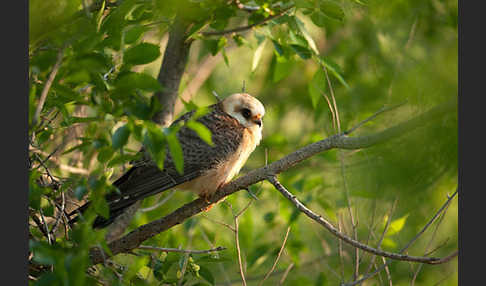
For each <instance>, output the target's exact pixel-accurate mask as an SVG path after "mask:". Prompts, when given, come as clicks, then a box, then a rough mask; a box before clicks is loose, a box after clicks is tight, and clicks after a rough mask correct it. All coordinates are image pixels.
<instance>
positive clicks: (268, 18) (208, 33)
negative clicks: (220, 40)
mask: <svg viewBox="0 0 486 286" xmlns="http://www.w3.org/2000/svg"><path fill="white" fill-rule="evenodd" d="M293 7H294V6H291V7H289V8H287V9H284V10H282V11H280V12H279V13H277V14H275V15H271V16H268V17H267V18H265V19H263V20H261V21H260V22H258V23H253V24H251V25H247V26H243V27H238V28H233V29H228V30H222V31H211V32H201V35H203V36H223V35H227V34H232V33H237V32H243V31H246V30H250V29H251V28H253V27H256V26H260V25H262V24H265V23H267V22H268V21H270V20H273V19H276V18H279V17H282V16H283V15H284V14H285V13H286V12H287V11H288V10H290V9H292V8H293Z"/></svg>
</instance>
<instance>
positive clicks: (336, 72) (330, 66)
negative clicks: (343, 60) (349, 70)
mask: <svg viewBox="0 0 486 286" xmlns="http://www.w3.org/2000/svg"><path fill="white" fill-rule="evenodd" d="M319 62H320V63H321V64H322V65H324V66H325V67H326V68H327V70H328V71H330V72H331V74H332V75H333V76H335V77H336V78H337V80H338V81H339V82H340V83H341V84H342V85H344V87H345V88H346V89H347V90H349V89H350V88H349V85H348V83H347V82H346V81H345V80H344V78H343V77H342V76H341V73H342V71H341V68H340V67H339V66H338V65H337V64H336V63H334V62H333V61H332V60H330V59H326V60H324V58H323V57H321V58H320V59H319Z"/></svg>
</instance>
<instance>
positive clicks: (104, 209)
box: [94, 197, 110, 219]
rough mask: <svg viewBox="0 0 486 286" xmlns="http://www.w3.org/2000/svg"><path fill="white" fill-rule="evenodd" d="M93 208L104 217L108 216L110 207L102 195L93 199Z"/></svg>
mask: <svg viewBox="0 0 486 286" xmlns="http://www.w3.org/2000/svg"><path fill="white" fill-rule="evenodd" d="M94 209H95V211H96V213H97V214H99V215H101V216H102V217H104V218H106V219H107V218H109V217H110V208H109V206H108V203H107V202H106V200H105V199H104V198H103V197H102V198H99V199H97V200H95V201H94Z"/></svg>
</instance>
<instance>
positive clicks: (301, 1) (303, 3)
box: [294, 0, 315, 9]
mask: <svg viewBox="0 0 486 286" xmlns="http://www.w3.org/2000/svg"><path fill="white" fill-rule="evenodd" d="M314 2H315V1H309V0H294V3H295V7H296V8H307V9H314Z"/></svg>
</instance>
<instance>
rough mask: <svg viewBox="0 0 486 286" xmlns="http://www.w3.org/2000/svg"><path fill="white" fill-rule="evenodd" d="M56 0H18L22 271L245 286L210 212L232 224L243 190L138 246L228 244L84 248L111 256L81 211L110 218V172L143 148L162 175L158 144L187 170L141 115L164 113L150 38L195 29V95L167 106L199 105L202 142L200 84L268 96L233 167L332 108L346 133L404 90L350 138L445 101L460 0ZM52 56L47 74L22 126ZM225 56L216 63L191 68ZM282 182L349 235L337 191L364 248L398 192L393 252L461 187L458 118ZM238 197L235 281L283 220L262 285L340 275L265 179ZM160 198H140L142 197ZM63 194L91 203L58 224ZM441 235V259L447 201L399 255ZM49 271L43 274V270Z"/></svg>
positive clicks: (319, 120)
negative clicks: (250, 142)
mask: <svg viewBox="0 0 486 286" xmlns="http://www.w3.org/2000/svg"><path fill="white" fill-rule="evenodd" d="M57 2H59V3H57V4H56V5H54V6H53V5H52V3H50V2H49V1H31V3H30V4H31V5H30V7H29V24H30V29H29V30H30V34H29V39H30V45H29V84H30V93H29V95H28V96H29V126H30V128H29V139H30V145H31V149H30V156H29V157H30V158H29V159H30V163H31V168H30V174H29V210H30V213H31V216H32V219H31V221H30V222H29V230H30V234H31V239H30V243H29V247H30V251H31V252H32V264H31V267H32V269H31V271H30V272H31V273H33V274H34V275H35V277H36V278H37V280H35V281H30V282H29V285H98V284H99V283H101V282H100V281H103V282H106V283H108V284H110V285H127V284H133V285H153V284H157V285H158V284H164V283H165V284H169V285H177V284H178V283H179V282H180V285H216V284H220V283H224V282H226V281H233V282H234V281H236V282H235V283H236V284H239V283H240V282H241V278H240V276H239V273H238V272H239V266H238V262H237V256H236V251H237V250H236V247H235V243H234V233H233V232H232V231H231V230H229V229H228V228H227V227H225V226H223V225H222V224H220V223H216V222H215V221H217V222H223V223H224V224H228V225H232V223H233V215H234V214H235V213H237V212H238V211H240V210H242V209H243V208H244V207H245V205H246V204H247V203H248V202H249V201H250V200H252V197H251V196H250V195H248V194H247V193H245V192H239V193H236V194H234V195H232V196H230V197H228V198H227V199H226V201H225V202H224V203H220V204H218V205H217V206H215V207H214V208H213V209H212V210H211V211H210V212H208V213H205V214H203V215H199V216H197V217H195V218H193V219H190V220H188V221H186V222H184V223H183V225H182V226H178V227H174V228H172V229H170V230H169V231H166V232H163V233H161V234H159V235H157V236H155V237H153V238H151V239H149V240H148V241H146V242H144V244H147V245H156V246H160V247H173V248H177V247H182V248H187V249H208V248H211V247H213V245H223V246H225V247H227V248H228V249H227V250H225V251H221V252H216V253H211V254H190V255H186V254H183V253H165V252H160V253H157V252H148V251H145V250H142V249H138V250H135V252H136V253H137V254H140V256H134V255H131V254H123V255H117V256H115V257H113V258H112V260H113V264H105V265H97V266H96V267H95V268H89V266H90V260H89V249H91V248H92V247H100V248H103V249H105V250H107V244H106V241H105V239H104V236H105V231H93V230H92V229H91V223H92V221H93V220H94V218H95V216H96V215H101V216H105V217H106V216H108V205H107V203H106V201H105V200H104V195H105V194H107V193H109V192H112V191H116V190H115V189H114V187H113V186H111V182H113V180H115V179H117V178H118V177H120V175H121V174H123V172H124V171H126V170H127V168H128V167H129V165H130V164H129V162H131V161H133V160H135V159H137V158H139V156H140V154H139V153H138V150H139V149H140V146H141V145H142V144H143V145H144V146H145V148H146V149H147V151H148V154H150V156H151V157H152V158H153V159H154V160H155V161H156V163H157V165H158V167H159V168H161V169H162V168H163V166H164V162H163V161H164V158H165V155H166V154H165V152H166V150H168V152H170V154H171V155H172V157H173V158H174V160H175V163H176V167H177V170H178V171H179V172H182V171H183V167H184V165H183V159H184V158H183V157H182V151H181V147H180V144H179V142H178V141H177V136H176V132H177V128H180V126H175V127H171V128H161V127H160V126H158V125H156V124H155V123H154V122H152V121H151V118H152V117H153V116H154V114H156V113H157V112H158V111H160V110H161V108H162V106H161V105H160V103H159V102H158V101H157V100H156V99H155V97H152V95H153V93H155V92H158V91H161V90H163V89H164V86H161V84H160V83H159V81H158V80H157V76H158V72H159V69H160V64H161V58H162V53H161V51H164V48H165V47H164V46H161V42H164V41H161V39H163V38H164V37H165V36H166V35H168V30H169V28H170V27H171V25H172V24H173V23H174V21H176V19H179V18H181V19H182V20H183V21H185V22H187V23H190V25H189V29H188V31H187V37H188V39H189V40H191V41H193V43H192V49H191V56H190V58H189V62H188V65H187V68H186V74H185V76H184V78H183V81H182V84H181V87H180V90H181V92H180V93H181V94H182V92H184V91H186V88H187V87H189V85H190V83H191V81H193V80H196V76H195V75H196V73H197V72H198V71H200V70H206V69H210V70H209V72H208V74H209V76H208V77H207V79H206V80H205V81H204V82H203V83H202V84H201V85H200V88H199V90H198V91H197V96H196V94H191V95H193V98H192V99H191V101H189V102H185V101H182V102H183V103H184V104H183V108H181V109H180V110H176V111H178V112H179V113H181V112H184V111H187V110H191V109H196V114H195V116H194V117H193V118H192V119H191V120H190V121H189V123H188V127H189V128H191V129H192V130H194V131H195V132H196V133H197V134H198V135H199V136H200V137H201V138H202V139H203V140H204V141H205V142H207V143H208V144H212V139H211V134H210V131H209V130H208V129H207V128H206V127H205V126H204V125H202V124H201V123H199V122H198V121H197V117H198V116H201V115H202V114H204V112H206V111H207V110H206V109H205V108H203V106H206V105H209V104H213V103H214V102H215V99H214V96H213V91H217V93H218V94H221V95H228V94H231V93H234V92H239V91H240V90H241V89H242V84H243V82H245V84H244V85H245V89H246V91H247V92H249V93H250V94H252V95H254V96H257V97H258V99H259V100H260V101H262V102H263V103H264V104H265V107H266V109H267V112H266V115H265V118H264V137H263V141H262V143H261V144H260V146H259V147H258V148H257V150H256V151H255V152H254V153H253V155H252V156H251V158H250V160H249V161H248V162H247V164H246V166H245V168H244V169H243V170H242V173H245V172H247V171H248V170H251V169H253V168H256V167H260V166H263V165H264V164H265V163H266V162H267V161H268V162H272V161H275V160H277V159H279V158H281V157H283V156H284V155H286V154H288V153H290V152H292V151H294V150H296V149H297V148H299V147H301V146H304V145H306V144H310V143H312V142H315V141H317V140H321V139H323V138H325V137H328V136H330V135H332V134H335V133H337V132H338V131H337V122H336V121H337V118H334V119H333V116H334V117H336V115H338V116H339V119H338V121H339V124H340V128H341V130H342V131H344V130H348V129H350V128H351V127H353V126H355V125H356V124H357V123H359V122H360V121H362V120H364V119H365V118H368V117H369V116H371V115H372V114H373V113H374V112H376V111H378V110H379V109H380V108H381V107H382V106H391V105H394V104H398V103H403V102H404V101H406V102H407V103H406V104H405V105H404V106H402V107H400V108H398V109H394V110H391V111H389V112H387V113H384V114H381V115H380V116H378V117H376V118H374V119H373V120H371V121H370V122H368V123H366V124H365V125H364V126H362V127H361V128H360V129H358V130H357V131H355V133H356V134H355V133H353V134H352V135H350V136H358V135H366V134H370V133H373V132H376V131H379V130H383V129H385V128H387V127H390V126H393V125H394V124H397V123H399V122H402V121H404V120H407V119H410V118H413V117H414V116H416V115H417V114H420V113H421V112H424V111H426V110H428V109H429V108H431V107H433V106H435V105H437V104H441V103H443V102H447V101H449V100H455V98H456V97H457V1H449V0H447V1H418V0H412V1H404V0H395V1H391V2H389V3H388V2H387V3H377V2H376V1H358V0H355V1H347V0H342V1H338V0H332V1H331V0H292V1H274V0H255V1H233V2H231V4H230V5H228V4H226V2H225V3H222V2H221V1H214V0H198V1H179V0H177V1H176V0H168V1H158V0H157V1H145V0H123V1H121V0H110V1H67V0H65V1H57ZM81 2H83V3H84V4H83V3H81ZM85 2H90V3H85ZM237 3H240V4H241V6H239V5H237ZM85 4H88V5H87V6H83V5H85ZM269 17H270V18H269ZM252 25H254V26H252ZM249 26H252V27H251V28H247V29H242V30H241V31H237V32H228V33H226V32H225V31H227V30H230V29H233V28H235V27H249ZM211 33H215V34H216V35H212V34H211ZM161 48H162V49H161ZM59 51H62V58H61V61H60V62H59V69H58V71H57V74H56V77H55V78H54V80H53V82H52V85H51V87H50V88H49V90H48V93H47V97H46V100H45V103H43V106H42V110H41V113H40V117H39V118H38V120H37V121H35V120H34V117H35V114H36V108H37V107H38V106H39V105H41V100H40V98H41V94H42V93H43V90H44V89H45V88H46V86H47V83H48V81H49V76H50V74H51V73H52V71H53V69H54V67H55V66H56V62H57V61H58V54H59ZM220 55H221V59H222V62H221V61H220V62H219V63H218V64H217V65H215V66H213V67H209V65H207V66H205V65H204V63H205V62H206V61H205V60H206V59H213V57H219V56H220ZM216 59H217V58H216ZM184 100H186V99H185V98H184ZM186 101H187V100H186ZM334 101H335V103H334ZM334 106H336V107H337V110H335V109H334ZM330 107H332V108H333V109H332V110H331V109H330ZM342 164H343V165H342ZM343 174H344V175H343ZM279 179H280V181H281V182H282V184H284V185H285V186H286V187H287V188H288V189H289V190H290V191H291V192H293V193H294V194H295V195H296V196H297V197H299V199H300V200H301V201H302V202H303V203H305V204H306V205H307V206H308V207H309V208H311V209H313V210H315V211H316V212H318V213H320V214H322V215H323V216H325V217H327V218H329V219H330V220H331V221H332V222H334V223H335V225H337V222H338V220H339V221H341V222H343V229H344V231H345V232H347V233H348V234H351V231H352V226H351V224H350V217H349V213H348V210H347V206H348V198H349V201H350V202H351V206H352V211H353V213H354V214H355V216H356V217H358V218H359V223H358V225H357V236H358V238H359V240H360V241H363V242H364V241H368V243H369V244H370V245H372V246H376V244H377V243H378V241H379V238H380V236H381V234H382V232H383V230H384V228H385V224H384V222H386V218H385V216H386V215H387V214H388V212H389V210H390V208H391V205H392V203H393V201H394V200H395V199H398V204H397V208H396V209H395V211H394V213H393V214H392V219H391V225H390V229H389V231H388V232H387V234H386V235H385V236H384V239H383V243H382V245H381V247H382V248H383V249H386V250H389V251H398V249H400V248H401V247H403V245H405V244H406V242H408V241H409V240H410V239H412V237H414V236H415V234H416V233H417V232H418V231H419V230H420V229H421V227H423V225H424V224H425V223H426V222H427V220H428V219H429V218H430V217H431V216H432V215H433V214H434V212H435V211H436V210H437V209H438V208H439V207H440V206H441V205H442V203H443V202H444V201H445V199H446V195H447V194H450V193H452V192H453V191H454V190H455V188H456V187H457V113H455V112H454V113H452V114H448V115H447V116H445V117H442V118H437V119H435V120H434V121H432V122H430V123H429V124H427V125H425V126H423V127H422V128H420V129H417V130H415V131H413V132H411V133H409V134H404V136H401V137H399V138H396V139H394V140H391V141H389V142H385V143H382V144H379V145H376V146H373V147H371V148H367V149H363V150H354V151H342V150H334V151H330V152H325V153H323V154H319V155H317V156H315V157H313V158H312V159H309V160H307V161H305V162H303V163H301V164H299V165H297V166H295V167H294V168H292V169H290V170H289V171H286V172H285V173H283V174H281V175H280V178H279ZM250 191H251V192H252V193H253V194H255V195H256V196H257V197H258V200H256V201H254V202H252V204H251V205H250V207H249V208H248V209H247V210H246V211H245V212H244V213H243V214H242V215H241V217H240V218H239V241H240V244H241V252H242V253H241V255H242V259H243V261H244V271H245V275H246V277H247V278H255V279H253V280H251V279H247V280H248V281H257V282H259V281H260V280H261V278H263V275H265V274H266V273H267V271H268V270H269V269H270V268H271V266H272V265H273V262H274V261H275V258H276V256H277V253H278V251H279V249H280V245H281V243H282V239H283V234H284V233H285V230H286V229H287V227H288V226H291V231H290V235H289V237H288V241H287V244H286V246H285V251H284V253H283V254H282V257H281V258H280V260H279V263H278V265H277V268H276V270H275V271H274V273H273V274H272V275H271V276H270V277H269V278H268V279H267V280H266V281H265V285H267V284H268V285H275V284H277V283H278V281H280V279H282V278H283V276H282V275H283V273H284V272H285V270H286V269H290V270H291V271H290V272H289V274H288V276H287V277H286V278H285V285H337V284H338V283H339V282H341V281H342V280H345V281H349V280H351V279H352V277H353V271H354V268H353V267H352V266H353V263H354V260H353V259H354V257H353V255H354V250H353V249H351V248H347V247H344V249H343V251H344V255H343V256H342V257H341V256H340V252H339V247H338V242H337V240H336V239H335V238H334V237H333V236H331V235H329V233H327V232H325V231H323V230H322V229H321V228H319V227H318V226H317V225H314V224H312V223H310V221H309V220H308V219H307V218H306V217H304V216H302V215H300V212H299V211H298V210H296V209H295V207H294V206H293V205H291V204H290V203H288V201H287V200H285V199H284V198H282V197H281V196H279V194H278V193H277V192H275V191H274V190H273V188H272V187H271V186H270V184H267V183H259V184H257V185H255V186H251V187H250ZM347 192H348V193H349V197H347V196H346V193H347ZM164 196H166V195H165V194H162V197H164ZM194 197H195V196H194V195H193V194H192V193H182V192H176V193H175V194H174V195H173V196H172V197H171V198H170V200H169V202H167V203H165V204H163V205H161V206H159V207H157V208H155V209H153V210H149V209H148V210H144V211H139V212H138V213H137V214H136V215H135V218H134V220H133V221H132V224H131V225H130V226H129V230H130V229H134V228H135V227H137V226H139V225H141V224H144V223H147V222H150V221H152V220H155V219H157V218H160V217H162V216H163V215H166V214H168V213H170V212H171V211H173V210H175V209H176V208H178V207H180V206H181V205H182V204H184V203H186V202H187V201H190V200H192V199H194ZM160 198H161V197H158V196H154V197H150V198H147V199H145V200H144V202H143V204H142V209H143V208H146V207H148V206H152V205H155V204H156V203H157V201H158V199H160ZM72 200H89V201H91V202H92V203H91V205H90V207H89V209H88V210H87V211H86V213H85V215H83V218H82V219H80V220H79V222H77V223H76V224H75V225H74V226H73V228H72V229H66V230H65V229H64V225H65V222H64V218H63V217H62V216H60V215H59V214H60V212H59V209H62V208H64V206H63V205H66V208H67V206H68V205H69V203H70V201H72ZM34 217H36V218H37V219H38V221H39V222H40V224H41V227H39V226H38V224H37V223H36V222H35V221H34ZM44 219H45V220H46V221H47V225H48V226H47V228H48V231H51V230H53V229H54V231H52V233H50V235H49V237H50V238H54V241H55V242H54V243H53V242H52V241H50V242H49V241H48V238H46V234H45V233H44V231H45V230H43V228H45V226H44V227H42V222H43V220H44ZM56 221H57V222H56ZM436 224H437V223H436ZM446 238H447V240H446ZM432 239H433V240H432ZM429 241H432V244H431V245H432V246H431V247H430V248H428V245H429ZM444 241H445V242H444ZM437 245H439V246H441V247H440V248H439V249H438V250H437V251H436V252H434V255H436V256H443V255H445V254H448V253H450V252H451V251H452V250H454V249H456V248H457V202H454V203H453V204H452V205H451V206H450V207H449V210H448V212H447V213H446V215H445V216H444V218H443V219H442V220H441V224H440V228H437V231H435V232H434V231H430V230H429V232H428V233H426V234H424V236H423V237H422V238H421V239H420V240H418V241H417V242H416V243H415V244H414V247H412V249H411V250H410V253H413V254H417V255H424V253H425V252H426V251H425V250H426V249H427V248H428V251H430V250H431V249H432V248H434V247H435V246H437ZM360 257H361V258H362V262H361V266H360V274H365V273H366V272H365V270H366V268H367V267H368V262H369V259H370V258H369V256H368V255H367V254H365V253H362V252H360ZM341 258H342V259H343V260H344V265H341ZM378 261H379V259H377V263H378V264H379V263H381V261H380V262H378ZM291 265H292V266H291ZM456 266H457V263H456V262H454V261H452V262H451V263H449V264H444V265H438V266H433V267H426V268H424V269H422V271H421V272H420V273H419V274H418V276H417V279H416V281H415V285H432V284H434V283H437V282H438V281H440V280H442V279H443V278H445V280H444V281H443V282H442V285H457V270H456ZM42 267H44V268H42ZM51 267H52V268H53V269H54V270H53V271H49V270H47V271H46V270H45V269H51ZM289 267H291V268H289ZM341 267H342V268H341ZM341 269H342V270H341ZM416 269H417V268H416V267H414V270H413V271H416ZM389 270H390V273H392V279H393V283H394V284H397V285H401V284H408V283H410V277H412V276H413V275H412V274H411V272H410V267H409V265H408V264H406V263H392V264H391V265H390V266H389ZM341 273H344V277H341V275H342V274H341ZM446 273H450V274H448V275H450V276H445V275H446ZM373 279H375V280H373ZM373 279H371V280H370V281H369V283H370V284H369V285H373V283H375V284H376V283H379V281H380V279H382V280H386V279H387V278H386V276H385V274H383V275H382V276H377V277H375V278H373ZM249 283H250V282H249ZM253 283H254V282H251V284H252V285H253ZM363 285H364V284H363Z"/></svg>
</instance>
